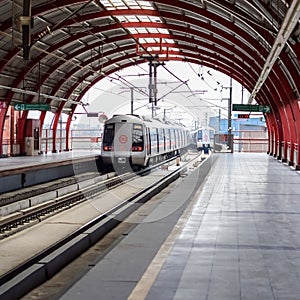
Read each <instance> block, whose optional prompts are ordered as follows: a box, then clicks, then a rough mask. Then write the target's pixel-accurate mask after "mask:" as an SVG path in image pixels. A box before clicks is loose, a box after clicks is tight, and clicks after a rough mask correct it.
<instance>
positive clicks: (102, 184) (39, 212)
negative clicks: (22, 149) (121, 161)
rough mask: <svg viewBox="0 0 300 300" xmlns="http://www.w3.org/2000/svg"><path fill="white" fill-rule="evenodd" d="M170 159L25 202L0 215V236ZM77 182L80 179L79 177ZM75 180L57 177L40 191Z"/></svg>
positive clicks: (21, 195) (21, 196) (19, 197)
mask: <svg viewBox="0 0 300 300" xmlns="http://www.w3.org/2000/svg"><path fill="white" fill-rule="evenodd" d="M174 160H175V159H174V158H172V159H169V160H167V161H164V162H163V163H159V164H157V165H155V166H152V167H150V168H148V169H146V170H142V171H140V172H138V173H132V172H128V173H124V174H121V175H119V176H115V175H111V176H112V177H111V178H108V179H106V180H103V181H99V182H94V184H92V185H89V186H86V187H82V188H80V184H79V185H78V190H76V191H73V192H71V193H68V194H66V195H62V196H59V197H55V198H54V199H51V200H49V201H45V202H43V203H40V204H37V205H33V206H31V205H30V204H28V207H26V208H23V209H19V210H17V211H15V212H13V213H10V214H8V215H6V216H3V217H2V218H1V219H0V239H3V238H6V237H8V236H10V235H12V234H14V233H16V232H19V231H20V230H22V227H24V228H27V227H28V225H30V224H31V223H34V222H39V221H40V220H41V218H46V217H50V216H52V215H53V214H55V213H58V212H60V211H61V210H63V209H68V208H70V207H71V206H74V205H76V204H79V203H81V202H82V201H86V200H87V199H88V198H89V197H93V196H95V195H97V194H99V193H101V192H103V191H105V190H107V189H111V188H114V187H116V186H118V185H120V184H124V183H126V182H128V181H129V180H132V179H133V178H135V177H137V176H143V175H145V174H147V173H149V172H150V171H151V170H153V169H156V168H158V167H160V166H161V165H165V164H168V163H171V162H172V161H174ZM91 176H95V175H85V178H86V179H87V180H89V179H90V178H91ZM81 181H83V179H82V180H81ZM75 183H76V178H74V177H73V178H70V179H67V180H61V181H59V183H56V184H53V185H50V186H48V188H46V189H45V188H44V187H43V190H45V192H48V191H49V190H54V189H58V188H64V187H67V186H70V185H72V184H75ZM40 191H41V187H37V188H35V189H32V188H31V189H30V191H27V192H24V193H21V192H20V193H19V194H17V197H7V198H6V199H2V203H1V204H2V206H4V205H7V204H12V203H16V202H18V201H21V200H24V199H25V198H26V197H27V195H28V194H29V195H30V196H35V195H39V196H41V192H40ZM12 199H14V200H12ZM24 225H25V226H24Z"/></svg>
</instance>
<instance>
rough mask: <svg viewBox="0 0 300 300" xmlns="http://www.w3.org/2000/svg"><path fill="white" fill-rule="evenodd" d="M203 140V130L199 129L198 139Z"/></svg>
mask: <svg viewBox="0 0 300 300" xmlns="http://www.w3.org/2000/svg"><path fill="white" fill-rule="evenodd" d="M201 140H202V130H198V141H201Z"/></svg>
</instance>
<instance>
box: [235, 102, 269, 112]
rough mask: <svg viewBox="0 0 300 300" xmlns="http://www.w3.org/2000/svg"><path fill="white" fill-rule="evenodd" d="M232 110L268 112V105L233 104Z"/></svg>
mask: <svg viewBox="0 0 300 300" xmlns="http://www.w3.org/2000/svg"><path fill="white" fill-rule="evenodd" d="M232 110H233V111H249V112H264V113H269V112H270V107H269V106H268V105H252V104H233V105H232Z"/></svg>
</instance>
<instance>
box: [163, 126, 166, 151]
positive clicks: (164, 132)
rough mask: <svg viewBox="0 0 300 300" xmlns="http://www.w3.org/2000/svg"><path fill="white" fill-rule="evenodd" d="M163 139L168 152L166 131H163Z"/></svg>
mask: <svg viewBox="0 0 300 300" xmlns="http://www.w3.org/2000/svg"><path fill="white" fill-rule="evenodd" d="M163 139H164V151H166V144H167V141H166V129H163Z"/></svg>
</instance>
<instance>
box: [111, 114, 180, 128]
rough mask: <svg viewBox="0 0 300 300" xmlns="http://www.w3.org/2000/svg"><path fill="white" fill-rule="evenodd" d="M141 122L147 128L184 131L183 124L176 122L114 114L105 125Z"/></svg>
mask: <svg viewBox="0 0 300 300" xmlns="http://www.w3.org/2000/svg"><path fill="white" fill-rule="evenodd" d="M116 121H117V122H128V121H133V122H142V123H144V124H145V125H147V126H149V127H167V128H174V127H181V128H183V129H186V128H185V126H184V125H183V124H180V123H178V122H174V121H171V120H163V119H161V118H159V117H149V116H140V115H135V114H119V115H118V114H116V115H113V117H112V118H110V119H108V120H107V121H106V122H105V124H110V123H113V122H116Z"/></svg>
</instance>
